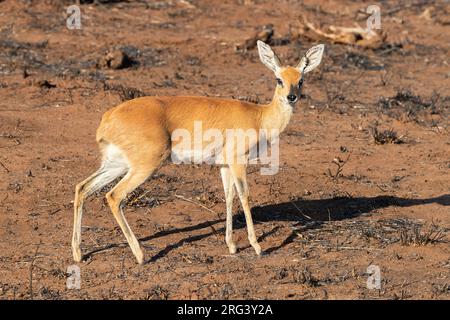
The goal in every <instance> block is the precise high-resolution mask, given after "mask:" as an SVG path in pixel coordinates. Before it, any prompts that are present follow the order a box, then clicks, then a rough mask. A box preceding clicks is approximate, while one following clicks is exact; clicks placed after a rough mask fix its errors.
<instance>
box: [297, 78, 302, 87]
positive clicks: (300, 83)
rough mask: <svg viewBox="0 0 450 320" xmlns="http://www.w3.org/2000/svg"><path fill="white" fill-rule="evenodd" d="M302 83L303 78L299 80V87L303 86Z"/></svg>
mask: <svg viewBox="0 0 450 320" xmlns="http://www.w3.org/2000/svg"><path fill="white" fill-rule="evenodd" d="M302 85H303V79H301V80H300V81H299V82H298V87H299V88H301V87H302Z"/></svg>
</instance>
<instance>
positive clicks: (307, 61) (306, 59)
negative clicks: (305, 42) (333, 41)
mask: <svg viewBox="0 0 450 320" xmlns="http://www.w3.org/2000/svg"><path fill="white" fill-rule="evenodd" d="M323 50H324V45H323V44H319V45H317V46H314V47H312V48H311V49H309V50H308V51H307V52H306V53H305V55H304V56H303V58H302V59H301V60H300V62H299V64H298V65H297V67H296V68H297V69H298V70H299V71H300V72H301V73H302V75H303V74H305V73H308V72H310V71H311V70H313V69H315V68H316V67H317V66H318V65H319V64H320V62H321V61H322V55H323Z"/></svg>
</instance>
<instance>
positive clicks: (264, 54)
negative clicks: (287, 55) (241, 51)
mask: <svg viewBox="0 0 450 320" xmlns="http://www.w3.org/2000/svg"><path fill="white" fill-rule="evenodd" d="M257 44H258V53H259V58H260V60H261V62H262V63H264V65H265V66H266V67H267V68H269V69H270V70H272V71H273V72H274V73H277V72H278V71H279V69H280V67H281V63H280V59H279V58H278V56H277V55H276V54H275V52H273V50H272V48H270V46H269V45H268V44H265V43H264V42H262V41H260V40H258V41H257Z"/></svg>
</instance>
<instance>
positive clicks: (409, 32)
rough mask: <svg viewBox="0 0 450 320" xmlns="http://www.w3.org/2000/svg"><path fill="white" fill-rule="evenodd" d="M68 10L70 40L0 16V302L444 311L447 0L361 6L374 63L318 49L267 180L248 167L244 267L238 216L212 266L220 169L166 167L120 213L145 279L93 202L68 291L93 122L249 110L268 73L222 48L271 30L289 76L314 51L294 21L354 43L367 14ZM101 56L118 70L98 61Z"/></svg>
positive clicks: (448, 215) (40, 14)
mask: <svg viewBox="0 0 450 320" xmlns="http://www.w3.org/2000/svg"><path fill="white" fill-rule="evenodd" d="M81 2H82V3H81V5H80V8H81V13H82V29H81V30H69V29H68V28H67V27H66V17H67V14H66V7H67V5H69V4H70V2H69V1H56V0H55V1H49V0H46V1H31V0H30V1H25V0H23V1H12V0H6V1H0V75H1V77H0V188H1V193H0V240H1V241H0V299H30V298H33V299H92V298H97V299H180V298H184V299H215V298H223V299H235V298H237V299H265V298H273V299H430V298H431V299H449V298H450V247H449V233H450V232H449V231H450V188H449V186H450V183H449V182H450V172H449V171H450V131H449V130H450V127H449V118H448V116H449V109H450V107H449V105H450V68H449V63H450V60H449V57H450V55H449V52H450V25H449V21H448V16H449V8H448V6H449V4H448V1H447V2H445V1H441V2H439V1H399V2H394V1H379V4H380V7H381V19H382V20H381V26H382V30H383V32H385V33H386V34H387V39H386V43H385V44H384V45H383V46H382V47H380V48H378V49H364V48H358V47H353V46H347V45H341V44H333V43H331V42H325V45H326V51H325V55H324V59H323V63H322V65H321V66H320V67H319V68H318V70H317V71H314V72H312V73H311V74H308V76H307V79H306V82H305V85H304V97H303V99H302V100H301V101H300V103H299V104H298V105H297V107H296V110H295V114H294V116H293V119H292V121H291V123H290V125H289V126H288V128H287V130H286V132H285V133H283V135H282V137H281V145H280V150H281V152H280V153H281V159H280V171H279V173H278V174H277V175H275V176H262V175H260V173H259V168H258V167H255V166H254V167H250V168H249V183H250V190H251V203H252V206H253V209H252V212H253V216H254V220H255V227H256V232H257V235H258V237H259V241H260V244H261V246H262V248H263V250H264V255H263V256H262V257H261V258H257V257H256V256H255V254H254V251H253V249H252V248H251V247H249V244H248V241H247V235H246V229H245V222H244V218H243V214H242V212H241V211H240V207H239V203H238V202H237V200H236V202H235V210H236V214H235V217H234V222H235V225H236V230H235V237H236V240H237V243H238V247H239V250H238V253H237V254H236V255H234V256H231V255H229V254H228V250H227V247H226V245H225V243H224V217H225V215H224V213H225V203H224V199H223V197H224V196H223V191H222V186H221V181H220V176H219V169H218V168H217V167H208V166H194V165H191V166H189V165H186V166H182V167H181V166H178V167H177V166H174V165H168V166H166V167H164V168H163V169H161V170H160V171H159V172H158V174H157V175H156V176H155V177H154V178H153V179H151V180H149V181H147V182H146V183H145V184H144V185H143V186H141V187H140V188H139V189H138V190H136V191H135V192H134V193H133V194H131V195H130V197H129V199H128V200H127V206H126V207H125V214H126V216H127V219H128V221H129V223H130V225H131V227H132V229H133V230H134V231H135V233H136V234H137V236H138V237H139V238H140V239H141V242H142V245H143V247H144V248H145V254H146V257H147V259H148V260H149V261H148V263H146V264H145V265H143V266H139V265H138V264H137V263H136V262H135V259H134V257H133V255H132V253H131V250H130V249H129V247H128V246H127V245H126V244H125V243H124V241H125V240H124V237H123V235H122V233H121V231H120V229H119V227H118V226H117V224H116V222H115V221H114V218H113V217H112V215H111V213H110V211H109V208H108V207H107V206H106V202H105V199H104V192H105V190H102V191H101V192H98V193H97V194H96V196H95V197H92V198H90V200H89V201H87V203H86V206H85V214H84V217H83V234H82V239H83V245H82V249H83V252H84V253H86V254H87V256H86V259H85V261H84V262H82V263H79V264H78V266H79V267H80V269H81V289H80V290H68V289H67V288H66V280H67V268H68V266H70V265H72V264H74V262H73V260H72V254H71V247H70V241H71V232H72V200H73V195H74V186H75V185H76V184H77V183H78V182H80V181H81V180H83V179H84V178H85V177H87V176H88V175H90V174H91V173H92V172H93V171H94V170H95V169H96V168H97V167H98V165H99V160H100V159H99V153H98V151H97V146H96V143H95V130H96V127H97V126H98V124H99V121H100V118H101V116H102V114H103V112H105V111H106V110H108V109H109V108H111V107H113V106H115V105H117V104H119V103H120V102H121V101H124V100H127V99H131V98H133V97H137V96H141V95H209V96H222V97H234V98H238V99H247V100H255V101H260V102H267V101H269V100H270V98H271V95H272V93H273V90H274V87H275V79H274V77H273V75H272V74H271V73H270V71H268V70H267V69H266V68H265V67H264V66H263V65H262V64H261V63H260V62H259V59H258V55H257V51H256V49H255V48H249V49H248V50H246V51H244V52H236V51H235V46H236V44H239V43H242V42H243V41H245V40H246V39H248V38H249V37H252V36H253V35H254V34H255V33H257V32H258V31H260V30H261V28H262V27H263V26H264V25H267V24H273V29H274V30H275V33H274V38H277V39H278V40H279V41H274V43H275V44H278V45H275V46H274V50H275V51H277V52H278V53H279V56H280V57H281V59H282V61H283V62H285V63H286V64H295V63H296V62H297V61H298V59H299V57H300V55H301V54H302V53H303V52H304V51H305V50H306V49H308V48H309V47H310V46H312V45H314V44H315V43H316V42H315V41H311V40H309V39H308V38H305V37H303V36H301V35H300V36H298V34H297V33H296V28H298V22H299V19H300V16H301V15H305V16H306V17H307V18H308V19H309V21H312V22H313V23H315V24H316V25H317V26H322V27H326V26H328V25H331V24H333V25H338V26H353V25H354V24H355V23H358V24H359V25H361V26H365V19H366V16H364V15H363V14H361V13H358V12H359V11H361V10H362V11H364V10H365V8H366V7H367V6H368V5H369V4H371V3H369V2H365V3H364V2H362V1H349V0H345V1H322V0H320V1H311V0H305V1H293V0H279V1H276V2H273V1H265V0H259V1H258V0H255V1H244V0H230V1H206V0H186V1H181V0H171V1H147V2H146V1H129V2H124V1H115V2H113V1H98V3H97V4H93V3H85V2H89V1H81ZM91 2H92V1H91ZM112 2H113V3H112ZM446 19H447V20H446ZM296 34H297V35H296ZM114 49H117V50H120V51H121V52H124V53H125V54H126V55H127V56H128V61H125V63H124V64H123V65H122V68H119V69H114V68H111V67H108V66H105V65H104V64H105V63H104V62H103V63H102V59H103V57H104V56H105V54H106V52H108V51H110V50H114ZM103 60H104V59H103ZM389 130H391V131H389ZM205 208H206V209H205ZM370 265H376V266H379V268H380V271H381V289H379V290H378V289H368V288H367V285H366V282H367V278H368V273H367V268H368V266H370Z"/></svg>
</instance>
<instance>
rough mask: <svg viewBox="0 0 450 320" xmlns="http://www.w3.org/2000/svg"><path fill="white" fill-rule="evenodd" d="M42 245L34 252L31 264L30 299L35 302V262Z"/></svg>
mask: <svg viewBox="0 0 450 320" xmlns="http://www.w3.org/2000/svg"><path fill="white" fill-rule="evenodd" d="M39 246H40V243H39V244H38V245H37V246H36V251H35V252H34V256H33V259H32V260H31V264H30V299H31V300H33V267H34V261H35V260H36V257H37V253H38V250H39Z"/></svg>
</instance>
